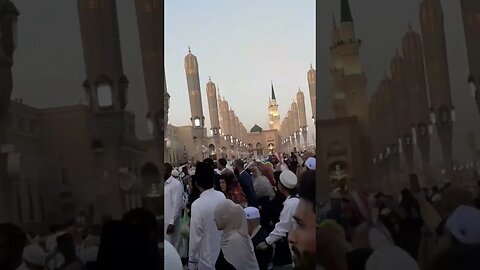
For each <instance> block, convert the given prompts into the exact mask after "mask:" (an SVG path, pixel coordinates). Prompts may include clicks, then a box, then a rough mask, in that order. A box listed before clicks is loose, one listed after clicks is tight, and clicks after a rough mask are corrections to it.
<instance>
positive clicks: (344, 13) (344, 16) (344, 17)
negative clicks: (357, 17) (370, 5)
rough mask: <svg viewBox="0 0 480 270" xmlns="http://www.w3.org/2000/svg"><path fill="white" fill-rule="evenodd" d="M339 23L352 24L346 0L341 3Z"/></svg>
mask: <svg viewBox="0 0 480 270" xmlns="http://www.w3.org/2000/svg"><path fill="white" fill-rule="evenodd" d="M340 21H341V22H353V18H352V12H351V11H350V3H349V2H348V0H342V2H341V18H340Z"/></svg>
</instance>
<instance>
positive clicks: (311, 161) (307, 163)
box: [305, 157, 317, 170]
mask: <svg viewBox="0 0 480 270" xmlns="http://www.w3.org/2000/svg"><path fill="white" fill-rule="evenodd" d="M305 166H307V168H308V169H310V170H315V169H316V167H317V160H316V159H315V158H314V157H309V158H308V159H307V161H305Z"/></svg>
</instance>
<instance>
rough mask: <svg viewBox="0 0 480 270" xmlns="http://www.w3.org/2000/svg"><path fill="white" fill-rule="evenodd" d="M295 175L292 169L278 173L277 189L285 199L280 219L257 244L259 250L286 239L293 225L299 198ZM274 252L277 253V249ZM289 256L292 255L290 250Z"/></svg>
mask: <svg viewBox="0 0 480 270" xmlns="http://www.w3.org/2000/svg"><path fill="white" fill-rule="evenodd" d="M296 186H297V176H296V175H295V174H294V173H293V172H292V171H289V170H287V171H283V172H282V173H281V174H280V182H279V185H278V187H279V191H280V192H281V193H282V194H283V195H285V196H286V197H287V199H286V200H285V201H284V202H283V209H282V212H281V213H280V221H279V222H277V224H275V228H274V229H273V231H272V232H271V233H270V235H269V236H268V237H267V238H265V241H264V242H263V243H260V244H259V245H258V248H259V249H261V250H266V249H267V248H268V247H270V246H272V245H273V244H274V243H277V242H278V241H280V240H282V241H288V240H287V237H288V233H290V232H291V231H292V230H293V229H294V226H295V220H294V219H293V215H294V214H295V211H296V210H297V206H298V202H299V198H298V196H297V190H296ZM275 253H279V252H278V249H277V250H276V252H275ZM290 256H292V252H291V250H290ZM288 261H289V262H290V264H291V263H292V258H291V257H290V260H288Z"/></svg>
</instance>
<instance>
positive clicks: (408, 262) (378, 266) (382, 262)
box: [365, 245, 420, 270]
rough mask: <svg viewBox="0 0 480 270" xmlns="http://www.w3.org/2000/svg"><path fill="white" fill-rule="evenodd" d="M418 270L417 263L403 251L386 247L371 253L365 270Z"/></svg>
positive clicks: (389, 246)
mask: <svg viewBox="0 0 480 270" xmlns="http://www.w3.org/2000/svg"><path fill="white" fill-rule="evenodd" d="M385 269H388V270H420V267H419V266H418V264H417V262H416V261H415V260H414V259H413V258H412V257H411V256H410V255H409V254H408V253H407V252H405V251H404V250H403V249H401V248H399V247H396V246H393V245H388V246H383V247H381V248H379V249H377V250H375V251H374V252H373V254H372V255H371V256H370V257H369V258H368V260H367V264H366V266H365V270H385Z"/></svg>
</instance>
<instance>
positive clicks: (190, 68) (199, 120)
mask: <svg viewBox="0 0 480 270" xmlns="http://www.w3.org/2000/svg"><path fill="white" fill-rule="evenodd" d="M185 73H186V75H187V85H188V95H189V98H190V110H191V112H192V118H191V119H190V120H191V121H192V126H193V127H201V128H203V127H205V117H204V116H203V108H202V93H201V91H200V78H199V73H198V61H197V57H196V56H195V55H193V54H192V51H191V50H190V48H188V54H187V56H185Z"/></svg>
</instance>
